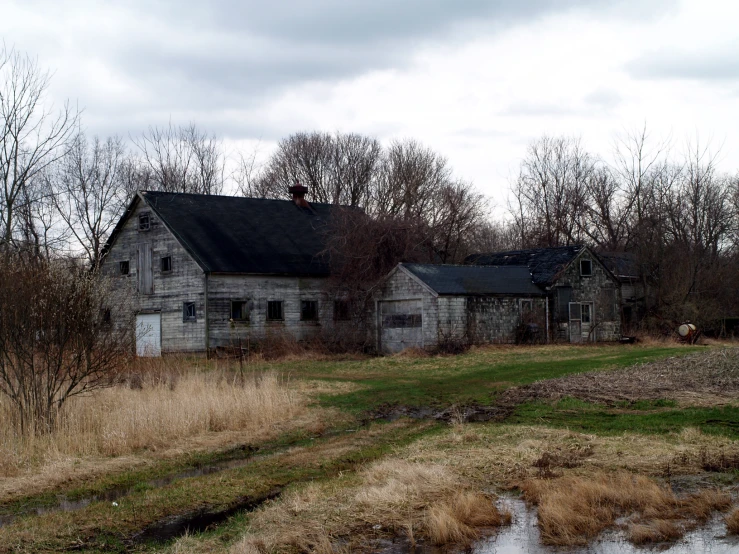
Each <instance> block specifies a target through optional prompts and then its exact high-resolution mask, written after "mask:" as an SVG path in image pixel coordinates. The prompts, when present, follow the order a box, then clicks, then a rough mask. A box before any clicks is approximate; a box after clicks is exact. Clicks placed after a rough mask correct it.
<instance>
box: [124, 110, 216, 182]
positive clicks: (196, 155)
mask: <svg viewBox="0 0 739 554" xmlns="http://www.w3.org/2000/svg"><path fill="white" fill-rule="evenodd" d="M133 142H134V144H135V145H136V146H137V148H138V150H139V153H140V155H141V162H140V165H141V166H143V168H145V173H146V174H148V175H149V176H150V179H149V180H147V184H151V185H154V188H156V189H157V190H162V191H166V192H185V193H194V194H220V193H221V192H222V191H223V184H224V180H225V174H224V172H225V165H224V164H225V162H224V156H223V152H222V151H221V143H220V141H218V139H216V137H215V136H208V134H207V133H205V132H202V131H200V130H199V129H198V128H197V127H196V126H195V125H194V124H190V125H188V126H187V127H176V126H174V125H173V124H172V122H170V123H169V125H168V126H167V127H161V128H160V127H149V130H148V131H147V132H145V133H144V134H143V135H141V136H140V137H138V138H136V139H133Z"/></svg>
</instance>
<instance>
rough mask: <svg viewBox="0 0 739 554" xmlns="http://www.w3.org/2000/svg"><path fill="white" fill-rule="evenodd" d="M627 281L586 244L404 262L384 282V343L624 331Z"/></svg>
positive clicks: (583, 337)
mask: <svg viewBox="0 0 739 554" xmlns="http://www.w3.org/2000/svg"><path fill="white" fill-rule="evenodd" d="M619 303H620V282H619V280H618V279H617V278H616V277H615V276H614V275H613V274H612V273H611V272H610V271H609V270H608V269H607V268H606V267H605V266H604V265H603V263H602V262H601V261H600V259H599V258H598V257H597V256H596V255H595V254H594V253H593V252H592V251H591V250H589V249H588V248H586V247H583V246H566V247H561V248H537V249H531V250H515V251H509V252H497V253H491V254H476V255H474V256H470V257H468V259H467V260H466V265H434V264H399V265H398V266H397V267H396V268H395V269H394V270H393V271H392V272H391V273H390V274H389V275H388V276H387V277H386V279H385V281H384V282H383V283H382V285H381V287H379V289H378V296H377V301H376V318H377V321H376V333H377V337H376V338H377V345H378V350H379V351H381V352H396V351H398V350H402V349H403V348H408V347H418V348H437V347H443V346H444V345H445V343H447V344H448V343H449V342H454V341H459V342H464V343H467V344H481V343H512V342H519V341H523V340H538V341H542V342H544V341H550V340H557V341H569V342H586V341H613V340H618V339H619V338H620V336H621V316H620V312H619Z"/></svg>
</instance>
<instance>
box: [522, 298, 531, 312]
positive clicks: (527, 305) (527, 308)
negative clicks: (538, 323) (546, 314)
mask: <svg viewBox="0 0 739 554" xmlns="http://www.w3.org/2000/svg"><path fill="white" fill-rule="evenodd" d="M532 310H533V302H532V301H531V300H521V314H522V315H526V314H530V313H531V312H532Z"/></svg>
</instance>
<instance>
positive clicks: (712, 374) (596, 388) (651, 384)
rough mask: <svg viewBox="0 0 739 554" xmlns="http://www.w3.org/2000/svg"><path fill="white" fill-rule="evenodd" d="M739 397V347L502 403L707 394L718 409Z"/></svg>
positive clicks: (586, 376)
mask: <svg viewBox="0 0 739 554" xmlns="http://www.w3.org/2000/svg"><path fill="white" fill-rule="evenodd" d="M738 394H739V348H715V349H714V348H711V349H707V350H706V351H704V352H698V353H695V354H689V355H687V356H680V357H671V358H666V359H664V360H659V361H654V362H647V363H641V364H636V365H634V366H631V367H628V368H625V369H620V370H614V371H608V372H603V371H593V372H588V373H580V374H576V375H569V376H566V377H561V378H558V379H548V380H545V381H539V382H537V383H533V384H531V385H525V386H522V387H513V388H510V389H508V390H506V391H504V392H503V393H502V394H501V395H500V397H499V403H500V404H503V405H508V404H514V405H515V404H519V403H521V402H530V401H534V400H544V399H550V400H559V399H562V398H566V397H574V398H578V399H580V400H585V401H589V402H599V403H602V404H606V405H609V406H617V405H623V404H626V405H628V404H629V403H633V402H637V401H639V400H659V399H665V398H667V399H674V400H680V402H681V403H682V404H690V405H701V404H702V400H703V397H704V396H705V397H708V398H710V400H711V402H712V405H715V404H716V400H717V399H723V401H724V403H726V402H731V401H734V400H736V399H737V395H738Z"/></svg>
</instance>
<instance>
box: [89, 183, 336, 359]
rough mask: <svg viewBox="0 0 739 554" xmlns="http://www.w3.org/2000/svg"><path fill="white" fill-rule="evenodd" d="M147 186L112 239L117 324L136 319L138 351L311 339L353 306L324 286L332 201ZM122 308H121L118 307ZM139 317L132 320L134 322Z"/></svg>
mask: <svg viewBox="0 0 739 554" xmlns="http://www.w3.org/2000/svg"><path fill="white" fill-rule="evenodd" d="M290 190H291V192H292V193H293V200H292V201H289V200H266V199H255V198H235V197H226V196H204V195H193V194H177V193H165V192H140V193H138V194H137V195H136V196H135V198H134V199H133V200H132V202H131V203H130V205H129V206H128V209H127V210H126V213H125V214H124V215H123V217H122V218H121V220H120V222H119V223H118V225H117V226H116V228H115V230H114V231H113V233H112V234H111V236H110V239H109V240H108V243H107V245H106V247H105V251H104V258H103V264H102V271H103V274H104V275H105V276H107V277H108V278H110V279H111V281H112V288H113V292H114V298H115V299H116V300H117V301H116V302H114V303H113V304H114V305H115V306H116V308H114V309H113V308H112V309H111V320H112V323H113V324H125V325H130V324H135V327H136V334H137V337H136V349H137V353H138V354H139V355H153V356H156V355H159V354H160V353H162V352H206V351H210V350H212V349H215V348H218V347H237V346H246V344H247V343H248V341H250V340H252V339H253V340H261V339H263V338H265V337H266V336H269V334H270V333H280V334H284V333H285V332H288V333H290V335H292V336H293V337H294V338H295V339H297V340H308V339H310V338H311V337H314V336H316V335H317V334H319V333H320V332H321V331H322V329H324V328H325V327H327V326H333V325H341V324H342V320H344V319H346V314H347V313H348V310H347V309H346V307H345V306H344V305H343V304H342V301H340V300H335V299H334V298H331V297H330V296H329V294H328V293H327V292H326V286H325V284H326V278H327V277H328V275H329V266H328V262H327V260H326V259H325V257H324V256H322V254H321V253H322V251H323V250H324V248H325V239H324V236H325V235H324V233H325V231H326V229H327V223H328V220H329V218H330V214H331V210H332V209H333V208H332V206H329V205H326V204H308V203H307V202H306V201H305V199H304V195H305V192H306V190H307V189H306V188H305V187H302V186H300V185H298V186H296V187H291V189H290ZM116 312H117V313H116ZM134 319H135V322H134Z"/></svg>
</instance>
